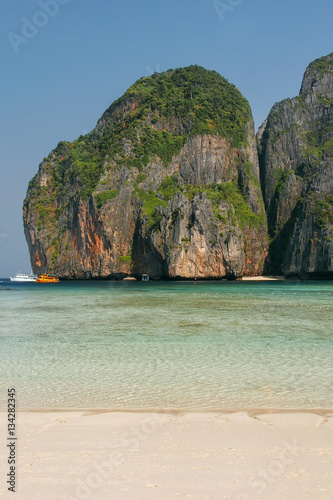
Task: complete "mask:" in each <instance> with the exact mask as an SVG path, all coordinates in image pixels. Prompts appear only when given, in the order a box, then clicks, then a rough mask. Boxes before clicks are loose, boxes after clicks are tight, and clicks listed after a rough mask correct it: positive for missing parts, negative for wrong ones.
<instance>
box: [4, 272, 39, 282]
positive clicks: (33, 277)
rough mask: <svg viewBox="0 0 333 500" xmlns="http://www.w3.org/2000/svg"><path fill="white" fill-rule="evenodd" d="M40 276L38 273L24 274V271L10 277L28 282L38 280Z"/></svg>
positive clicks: (12, 279) (11, 279)
mask: <svg viewBox="0 0 333 500" xmlns="http://www.w3.org/2000/svg"><path fill="white" fill-rule="evenodd" d="M37 278H38V276H37V275H36V274H32V273H31V274H24V273H20V272H19V273H16V274H15V276H13V277H11V276H10V277H9V279H10V281H16V282H17V281H19V282H21V283H27V282H35V281H36V280H37Z"/></svg>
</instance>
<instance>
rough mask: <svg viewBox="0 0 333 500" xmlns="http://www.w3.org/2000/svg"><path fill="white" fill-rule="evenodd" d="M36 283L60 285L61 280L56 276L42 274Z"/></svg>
mask: <svg viewBox="0 0 333 500" xmlns="http://www.w3.org/2000/svg"><path fill="white" fill-rule="evenodd" d="M36 283H59V280H58V278H57V277H56V276H53V275H49V274H42V275H41V276H39V278H37V279H36Z"/></svg>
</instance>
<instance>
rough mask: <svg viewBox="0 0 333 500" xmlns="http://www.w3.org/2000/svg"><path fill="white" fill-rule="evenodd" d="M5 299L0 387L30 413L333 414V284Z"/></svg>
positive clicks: (29, 291)
mask: <svg viewBox="0 0 333 500" xmlns="http://www.w3.org/2000/svg"><path fill="white" fill-rule="evenodd" d="M2 285H3V284H2ZM2 288H4V286H2ZM6 288H9V289H10V290H4V289H3V290H2V291H1V294H0V307H1V309H0V318H1V322H0V346H1V350H0V376H1V380H2V382H3V385H5V386H6V385H9V386H15V387H16V389H17V393H18V398H19V405H20V407H21V408H22V407H39V408H50V407H53V408H55V407H63V408H94V407H95V408H96V407H99V408H166V407H167V408H198V409H199V408H201V409H205V408H240V407H243V408H244V407H246V408H251V407H252V408H254V407H278V408H314V407H321V408H331V407H333V402H332V396H331V392H332V391H331V387H332V380H333V364H332V358H333V329H332V319H333V314H332V313H333V283H332V282H324V281H321V282H297V281H292V282H261V283H260V282H259V283H255V282H205V283H204V282H199V283H198V284H197V285H196V286H193V283H189V282H178V283H170V282H159V283H154V282H149V283H136V282H134V283H133V282H81V283H59V284H57V285H44V286H43V287H41V286H40V285H39V286H38V285H36V284H30V285H28V284H24V285H18V284H16V285H15V286H11V285H10V284H8V286H7V284H6ZM0 406H1V407H4V406H5V394H4V393H3V394H1V398H0Z"/></svg>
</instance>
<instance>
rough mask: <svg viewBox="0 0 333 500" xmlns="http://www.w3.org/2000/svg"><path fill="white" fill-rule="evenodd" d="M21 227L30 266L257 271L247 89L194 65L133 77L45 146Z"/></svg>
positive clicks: (216, 273) (157, 274)
mask: <svg viewBox="0 0 333 500" xmlns="http://www.w3.org/2000/svg"><path fill="white" fill-rule="evenodd" d="M24 227H25V234H26V239H27V242H28V245H29V251H30V255H31V263H32V268H33V271H34V272H36V273H42V272H53V273H56V274H58V275H59V276H61V277H67V278H110V277H115V278H123V277H125V276H127V275H133V276H139V275H141V273H144V272H145V273H148V274H149V275H150V276H151V277H152V278H155V279H159V278H194V277H196V278H222V277H230V278H233V277H238V276H242V275H251V274H260V273H261V272H262V270H263V265H264V261H265V258H266V255H267V231H266V215H265V210H264V204H263V200H262V196H261V189H260V179H259V164H258V157H257V150H256V141H255V135H254V129H253V121H252V116H251V111H250V108H249V105H248V103H247V101H246V100H245V99H244V98H243V97H242V96H241V94H240V93H239V91H238V90H237V89H236V88H235V87H234V86H232V85H230V84H229V83H228V82H227V81H226V80H225V79H223V78H222V77H221V76H220V75H218V74H217V73H215V72H212V71H207V70H204V69H203V68H200V67H197V66H192V67H189V68H184V69H179V70H175V71H171V70H170V71H167V72H166V73H162V74H155V75H153V76H152V77H149V78H142V79H141V80H139V81H138V82H137V83H136V84H135V85H133V86H132V87H131V88H130V89H129V90H128V91H127V92H126V93H125V94H124V96H122V97H121V98H120V99H118V100H117V101H116V102H115V103H113V104H112V105H111V107H110V108H109V109H108V110H107V111H106V112H105V113H104V115H103V116H102V118H101V119H100V120H99V121H98V123H97V125H96V127H95V129H94V130H93V131H92V132H91V133H90V134H88V135H86V136H84V137H79V139H78V140H77V141H75V142H73V143H69V142H62V143H59V145H58V146H57V148H56V149H55V150H54V151H52V152H51V153H50V155H49V156H48V157H47V158H44V160H43V162H42V163H41V164H40V166H39V171H38V173H37V175H36V176H35V177H34V178H33V179H32V181H31V182H30V184H29V188H28V192H27V197H26V199H25V202H24Z"/></svg>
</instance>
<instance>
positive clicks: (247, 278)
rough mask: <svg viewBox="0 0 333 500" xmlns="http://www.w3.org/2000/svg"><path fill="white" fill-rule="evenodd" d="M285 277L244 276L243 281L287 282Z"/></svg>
mask: <svg viewBox="0 0 333 500" xmlns="http://www.w3.org/2000/svg"><path fill="white" fill-rule="evenodd" d="M285 279H286V278H285V277H284V276H243V277H242V280H241V281H285Z"/></svg>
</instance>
